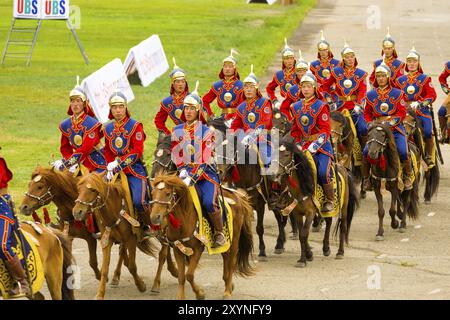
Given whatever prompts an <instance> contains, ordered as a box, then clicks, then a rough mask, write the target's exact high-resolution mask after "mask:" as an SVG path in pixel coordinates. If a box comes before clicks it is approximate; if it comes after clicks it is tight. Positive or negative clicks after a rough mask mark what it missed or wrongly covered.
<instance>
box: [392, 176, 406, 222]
mask: <svg viewBox="0 0 450 320" xmlns="http://www.w3.org/2000/svg"><path fill="white" fill-rule="evenodd" d="M394 183H397V181H395V182H394ZM390 192H391V207H390V208H389V215H390V216H391V227H392V229H397V228H398V221H397V219H396V218H395V216H396V215H397V201H398V200H397V198H398V196H399V194H398V189H397V186H392V187H391V190H390ZM398 205H399V207H398V210H399V213H401V212H402V211H403V210H401V209H400V205H401V204H400V203H398Z"/></svg>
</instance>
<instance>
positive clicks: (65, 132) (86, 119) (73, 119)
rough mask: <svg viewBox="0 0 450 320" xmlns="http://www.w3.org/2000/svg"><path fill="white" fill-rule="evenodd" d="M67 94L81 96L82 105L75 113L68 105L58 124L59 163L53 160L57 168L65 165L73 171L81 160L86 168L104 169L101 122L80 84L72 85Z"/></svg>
mask: <svg viewBox="0 0 450 320" xmlns="http://www.w3.org/2000/svg"><path fill="white" fill-rule="evenodd" d="M70 98H71V99H72V98H81V100H82V101H83V103H84V109H83V112H82V113H81V114H79V115H78V116H76V115H74V114H73V111H72V108H71V106H69V110H68V111H67V114H68V115H70V118H67V119H66V120H64V121H62V122H61V123H60V124H59V131H60V132H61V146H60V148H59V150H60V152H61V155H62V156H63V159H62V166H61V164H60V163H59V162H55V163H56V164H57V166H58V169H62V168H64V167H66V168H69V170H70V171H71V172H73V173H75V172H76V170H77V169H78V167H79V165H80V164H83V165H84V166H85V167H86V168H87V169H88V170H89V172H92V171H96V172H102V171H104V170H105V169H106V160H105V157H104V156H103V150H102V148H101V144H100V141H101V138H102V132H101V128H102V124H101V123H100V122H99V121H98V120H97V119H96V118H95V115H94V112H93V111H92V109H91V107H90V105H89V103H88V102H87V100H86V96H85V94H84V92H83V91H82V89H81V88H79V87H75V88H74V89H73V90H72V91H71V92H70Z"/></svg>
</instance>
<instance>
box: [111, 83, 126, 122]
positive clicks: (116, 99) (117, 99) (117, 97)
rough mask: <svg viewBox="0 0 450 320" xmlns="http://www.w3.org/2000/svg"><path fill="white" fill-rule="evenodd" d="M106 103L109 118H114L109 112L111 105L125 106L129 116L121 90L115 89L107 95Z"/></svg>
mask: <svg viewBox="0 0 450 320" xmlns="http://www.w3.org/2000/svg"><path fill="white" fill-rule="evenodd" d="M108 104H109V115H108V118H109V119H114V116H113V114H112V112H111V107H112V106H115V105H121V104H123V105H124V106H125V109H126V113H127V116H128V117H130V112H129V111H128V100H127V97H126V96H125V94H124V93H123V92H122V91H120V90H118V89H116V90H115V91H114V92H113V93H112V94H111V96H110V97H109V100H108Z"/></svg>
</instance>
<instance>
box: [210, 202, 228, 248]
mask: <svg viewBox="0 0 450 320" xmlns="http://www.w3.org/2000/svg"><path fill="white" fill-rule="evenodd" d="M209 217H210V218H211V223H212V225H213V227H214V230H215V233H214V244H213V245H212V246H211V248H217V247H221V246H223V245H224V244H225V243H226V239H225V235H224V233H223V220H222V215H221V214H220V212H219V211H216V212H213V213H210V214H209Z"/></svg>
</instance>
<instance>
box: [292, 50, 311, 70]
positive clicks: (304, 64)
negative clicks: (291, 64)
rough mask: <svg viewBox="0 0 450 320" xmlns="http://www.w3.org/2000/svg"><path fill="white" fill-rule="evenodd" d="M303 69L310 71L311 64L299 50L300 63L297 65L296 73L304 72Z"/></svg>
mask: <svg viewBox="0 0 450 320" xmlns="http://www.w3.org/2000/svg"><path fill="white" fill-rule="evenodd" d="M302 69H306V70H308V69H309V63H308V61H306V60H305V59H303V57H302V50H298V61H297V64H296V65H295V71H298V70H302Z"/></svg>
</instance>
